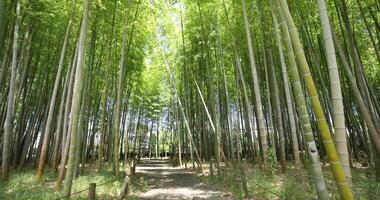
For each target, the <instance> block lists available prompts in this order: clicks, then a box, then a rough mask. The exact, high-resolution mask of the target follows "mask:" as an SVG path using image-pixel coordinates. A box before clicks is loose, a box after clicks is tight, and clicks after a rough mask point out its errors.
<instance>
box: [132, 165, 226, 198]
mask: <svg viewBox="0 0 380 200" xmlns="http://www.w3.org/2000/svg"><path fill="white" fill-rule="evenodd" d="M136 172H137V174H136V175H137V176H141V177H144V178H146V180H147V182H148V190H147V191H146V192H144V193H141V194H138V197H139V198H140V199H196V198H199V199H227V198H224V197H223V194H224V193H223V192H222V191H218V190H215V189H213V188H212V187H211V186H210V185H208V184H205V183H203V182H201V180H200V179H199V178H198V177H197V176H196V174H195V173H194V172H191V171H186V170H184V169H183V168H182V167H171V166H170V163H169V160H167V159H164V160H148V159H143V160H141V163H140V164H139V165H138V166H137V168H136Z"/></svg>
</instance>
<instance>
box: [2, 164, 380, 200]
mask: <svg viewBox="0 0 380 200" xmlns="http://www.w3.org/2000/svg"><path fill="white" fill-rule="evenodd" d="M187 166H188V169H185V168H184V167H182V168H181V167H172V165H171V163H170V160H168V159H164V160H148V159H142V160H141V162H140V163H139V164H138V165H137V168H136V172H137V173H136V176H135V177H133V178H132V179H131V184H130V196H129V197H128V200H138V199H141V200H149V199H152V200H153V199H154V200H156V199H157V200H160V199H169V200H170V199H182V200H183V199H189V200H202V199H211V200H212V199H215V200H219V199H220V200H227V199H255V200H273V199H275V200H280V199H281V200H282V199H291V200H305V199H317V198H316V192H315V189H314V187H313V186H312V185H311V184H310V180H311V178H310V177H308V176H307V170H302V171H297V170H296V169H295V168H294V164H293V163H288V167H287V171H286V172H285V173H281V172H280V169H277V168H276V167H268V168H267V169H266V170H265V171H264V170H263V169H261V170H260V169H259V167H258V166H256V165H254V166H252V164H249V163H248V162H246V161H244V162H242V163H240V164H239V166H240V167H243V168H244V171H245V175H246V180H247V183H248V190H249V197H248V198H247V197H244V195H243V194H244V192H243V190H242V184H241V177H242V176H241V172H240V171H239V170H237V169H236V168H235V167H234V166H233V164H231V163H229V164H228V166H226V165H225V164H223V165H222V166H221V170H220V173H217V171H216V169H214V176H211V175H210V167H209V165H208V164H207V163H204V164H203V166H204V169H205V176H202V175H200V173H199V171H198V170H197V169H195V170H193V169H192V167H191V166H192V164H191V163H187ZM273 166H277V165H273ZM126 168H128V169H129V166H128V165H126V166H120V171H125V169H126ZM93 169H94V167H93V166H87V167H86V169H85V170H84V171H83V173H82V175H81V176H79V177H78V178H77V179H75V180H74V182H73V187H72V193H75V194H74V195H72V196H71V199H75V200H79V199H83V200H84V199H87V192H88V191H87V189H88V187H89V184H90V183H96V184H97V187H96V194H97V198H98V199H99V200H108V199H116V197H117V195H118V193H119V191H120V188H121V185H122V184H123V177H122V176H120V177H116V176H115V175H114V174H113V172H112V166H111V165H105V166H104V168H103V170H102V172H101V173H97V172H95V171H94V170H93ZM323 171H324V176H325V178H326V186H327V188H328V190H329V191H330V193H331V195H332V199H339V195H338V191H337V189H336V185H335V183H334V180H333V177H332V173H331V170H330V168H329V167H328V166H324V170H323ZM351 172H352V182H353V190H354V194H355V199H359V200H380V198H379V197H380V182H377V181H375V174H374V171H373V170H372V169H368V168H363V167H360V166H359V167H358V166H355V167H354V168H352V169H351ZM56 176H57V174H56V172H54V171H53V170H51V169H48V168H47V169H46V171H45V173H44V177H43V181H41V182H39V181H37V180H36V178H35V169H34V167H32V166H30V167H28V168H24V169H23V170H16V171H13V172H12V175H11V179H10V181H9V182H8V183H6V184H4V183H0V200H2V199H6V200H8V199H12V200H13V199H17V200H55V199H57V200H58V199H61V197H63V195H62V192H61V191H59V190H57V189H56V187H55V185H56ZM301 177H303V178H301Z"/></svg>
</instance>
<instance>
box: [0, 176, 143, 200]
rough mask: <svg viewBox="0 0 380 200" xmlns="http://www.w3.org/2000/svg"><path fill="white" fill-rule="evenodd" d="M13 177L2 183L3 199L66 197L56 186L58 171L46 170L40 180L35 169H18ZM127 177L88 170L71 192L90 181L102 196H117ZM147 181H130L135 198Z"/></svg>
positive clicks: (0, 195) (80, 196) (79, 196)
mask: <svg viewBox="0 0 380 200" xmlns="http://www.w3.org/2000/svg"><path fill="white" fill-rule="evenodd" d="M11 176H12V178H11V179H10V181H9V182H7V183H0V199H7V200H8V199H17V200H45V199H46V200H54V199H59V198H60V197H63V194H62V192H61V191H60V190H57V189H56V177H57V175H56V173H54V172H53V171H52V170H48V169H47V170H46V171H45V173H44V177H43V181H41V182H38V181H37V180H36V177H35V170H34V169H27V170H23V171H16V172H13V173H12V175H11ZM123 181H124V177H123V176H120V177H116V176H115V175H114V174H113V173H112V170H111V169H104V170H103V171H102V172H101V173H94V172H89V171H85V172H84V174H83V175H82V176H79V177H78V178H77V179H74V181H73V187H72V190H71V193H76V192H78V191H81V190H86V189H87V188H88V187H89V184H90V183H96V184H97V187H96V196H97V198H98V199H115V198H116V197H117V195H118V193H119V192H120V188H121V186H122V184H123ZM146 188H147V183H146V181H145V180H144V179H143V178H142V177H140V178H137V177H136V178H132V179H131V183H130V194H131V197H130V198H128V199H135V198H134V197H133V193H135V192H138V191H141V190H145V189H146ZM87 193H88V191H87V190H86V191H84V192H81V193H79V194H75V195H72V196H71V199H76V200H80V199H83V200H84V199H87Z"/></svg>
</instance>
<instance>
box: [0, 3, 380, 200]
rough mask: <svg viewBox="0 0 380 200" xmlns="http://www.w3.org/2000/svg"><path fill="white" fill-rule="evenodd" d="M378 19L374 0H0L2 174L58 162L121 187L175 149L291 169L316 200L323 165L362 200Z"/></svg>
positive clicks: (375, 163) (374, 166) (344, 190)
mask: <svg viewBox="0 0 380 200" xmlns="http://www.w3.org/2000/svg"><path fill="white" fill-rule="evenodd" d="M379 13H380V3H379V1H376V0H365V1H360V0H308V1H286V0H265V1H261V0H236V1H228V0H207V1H200V0H192V1H190V0H182V1H180V0H161V1H159V0H156V1H155V0H151V1H144V0H83V1H79V0H70V1H69V0H67V1H58V0H37V1H30V0H0V125H1V126H0V149H1V152H2V153H1V155H0V157H1V161H0V162H1V180H2V181H3V182H5V183H6V182H7V181H9V180H10V179H12V176H13V174H15V173H18V172H19V171H22V170H23V169H25V168H30V167H31V168H33V169H34V170H35V177H36V179H37V180H38V181H41V182H43V181H44V172H45V171H46V169H47V168H48V169H52V170H53V171H54V172H55V175H56V188H57V190H60V191H62V193H63V194H65V195H69V194H70V193H71V188H72V184H73V182H75V180H76V178H77V177H79V176H81V175H82V174H83V173H84V172H85V171H86V170H87V171H91V172H92V173H101V172H102V170H105V169H107V168H111V169H112V172H113V173H114V174H115V175H116V176H120V175H124V173H123V172H124V171H126V172H127V175H126V177H125V183H124V185H123V186H122V188H120V190H121V192H120V197H124V196H125V195H127V193H128V185H129V179H130V177H133V175H134V173H135V171H134V170H135V167H136V165H138V162H139V160H140V159H141V158H146V157H148V158H159V157H165V156H169V157H171V159H172V161H173V163H174V164H175V165H179V166H186V167H188V166H187V164H188V163H192V167H193V169H198V170H199V172H200V173H203V174H205V171H204V168H205V167H204V165H205V164H208V165H209V166H210V171H212V173H214V171H215V173H220V171H221V166H225V165H227V166H232V167H236V168H241V172H242V174H243V176H244V173H245V172H244V171H245V169H244V167H241V166H242V165H241V163H248V165H249V166H250V167H255V166H258V170H262V171H264V172H266V173H271V172H270V171H271V170H272V169H273V168H274V169H278V170H279V171H280V172H282V173H284V172H286V171H287V170H289V169H290V168H295V169H296V171H297V172H298V173H299V174H301V178H300V179H301V180H302V181H305V182H309V183H310V184H311V185H313V186H314V188H315V191H316V192H315V196H317V197H318V199H329V198H330V197H331V194H330V193H331V191H329V190H331V186H328V185H327V184H326V180H325V177H324V173H323V172H324V171H326V170H329V171H331V173H332V176H333V179H334V181H335V185H334V186H332V187H334V188H336V189H334V191H337V192H338V193H339V194H337V196H340V198H341V199H355V198H356V196H355V192H354V190H353V187H352V180H353V179H352V173H351V170H352V168H354V167H355V166H356V164H357V163H360V164H362V165H366V166H367V165H368V169H367V171H369V174H370V176H373V177H375V179H376V180H377V181H379V180H380V101H379V99H378V98H379V96H380V79H379V78H378V77H379V75H380V49H379V48H380V25H379V23H380V15H379ZM324 166H329V168H326V167H324ZM213 168H215V169H213ZM373 171H374V172H373ZM372 172H373V173H372ZM302 177H303V178H302ZM305 177H310V178H309V179H305ZM243 185H244V183H243ZM244 188H245V189H244V191H245V193H246V195H247V196H249V194H248V193H249V191H248V190H247V188H246V187H244ZM68 198H69V197H68Z"/></svg>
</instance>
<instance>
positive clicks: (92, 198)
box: [88, 183, 96, 200]
mask: <svg viewBox="0 0 380 200" xmlns="http://www.w3.org/2000/svg"><path fill="white" fill-rule="evenodd" d="M95 191H96V183H90V189H89V190H88V200H95V196H96V192H95Z"/></svg>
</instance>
